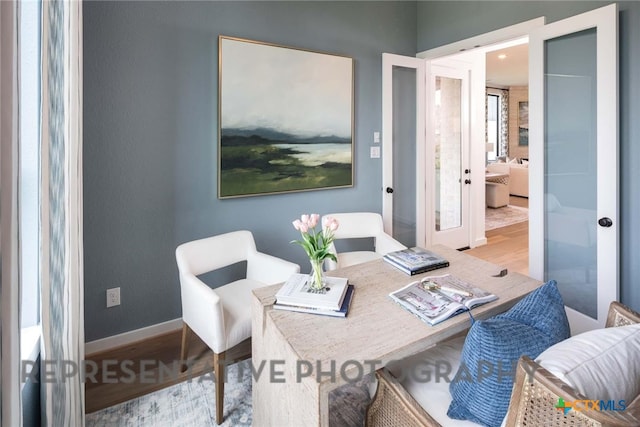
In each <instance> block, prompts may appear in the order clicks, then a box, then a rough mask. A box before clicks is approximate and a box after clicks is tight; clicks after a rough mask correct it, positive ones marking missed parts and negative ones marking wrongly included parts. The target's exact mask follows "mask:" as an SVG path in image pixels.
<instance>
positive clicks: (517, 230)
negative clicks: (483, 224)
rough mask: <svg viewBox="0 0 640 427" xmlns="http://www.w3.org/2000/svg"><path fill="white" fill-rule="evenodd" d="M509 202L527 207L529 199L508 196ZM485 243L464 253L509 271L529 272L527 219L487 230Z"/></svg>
mask: <svg viewBox="0 0 640 427" xmlns="http://www.w3.org/2000/svg"><path fill="white" fill-rule="evenodd" d="M509 204H510V205H514V206H520V207H524V208H528V207H529V199H527V198H524V197H514V196H511V197H510V198H509ZM486 236H487V244H486V245H484V246H479V247H477V248H473V249H468V250H466V251H465V253H466V254H469V255H473V256H475V257H478V258H481V259H484V260H485V261H490V262H492V263H494V264H498V265H501V266H504V267H505V268H507V269H508V270H509V271H513V272H518V273H522V274H529V221H525V222H520V223H518V224H513V225H509V226H507V227H502V228H496V229H495V230H489V231H487V233H486Z"/></svg>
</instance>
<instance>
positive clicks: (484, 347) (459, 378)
mask: <svg viewBox="0 0 640 427" xmlns="http://www.w3.org/2000/svg"><path fill="white" fill-rule="evenodd" d="M568 337H569V321H568V320H567V315H566V313H565V311H564V303H563V301H562V297H561V296H560V292H558V287H557V284H556V282H555V281H554V280H551V281H550V282H548V283H545V284H544V285H542V286H541V287H539V288H538V289H536V290H535V291H533V292H532V293H530V294H529V295H527V296H526V297H525V298H523V299H522V300H521V301H520V302H518V303H517V304H516V305H514V306H513V307H512V308H511V309H510V310H509V311H507V312H506V313H503V314H500V315H498V316H495V317H492V318H490V319H487V320H480V321H477V322H475V323H474V324H473V326H471V329H470V330H469V334H468V335H467V338H466V340H465V342H464V346H463V348H462V358H461V362H460V369H459V370H458V373H457V374H456V376H455V377H454V379H453V381H452V382H451V385H450V387H449V390H450V392H451V397H452V401H451V405H450V406H449V411H448V412H447V415H448V416H449V417H450V418H454V419H458V420H469V421H473V422H475V423H478V424H482V425H485V426H489V427H493V426H499V425H500V424H501V423H502V420H503V419H504V417H505V415H506V414H507V409H508V407H509V400H510V398H511V389H512V387H513V376H514V374H515V368H516V365H517V363H518V359H519V358H520V356H522V355H523V354H526V355H527V356H529V357H530V358H532V359H535V358H536V357H537V356H538V355H539V354H540V353H542V352H543V351H544V350H546V349H547V348H548V347H550V346H552V345H553V344H555V343H557V342H559V341H562V340H564V339H566V338H568Z"/></svg>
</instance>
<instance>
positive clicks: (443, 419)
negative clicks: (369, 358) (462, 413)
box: [387, 336, 478, 427]
mask: <svg viewBox="0 0 640 427" xmlns="http://www.w3.org/2000/svg"><path fill="white" fill-rule="evenodd" d="M464 340H465V337H464V336H462V337H457V338H454V339H451V340H449V341H445V342H443V343H440V344H438V345H436V346H435V347H432V348H430V349H429V350H426V351H423V352H422V353H418V354H416V355H414V356H411V357H409V358H406V359H403V360H401V361H396V362H392V363H390V364H389V365H388V366H387V369H389V371H390V372H391V373H392V374H393V376H394V377H396V378H398V380H399V381H400V383H401V384H402V386H403V387H404V388H405V390H407V392H408V393H409V394H410V395H411V396H413V398H414V399H416V401H417V402H418V403H419V404H420V406H422V408H424V410H425V411H427V413H428V414H429V415H431V416H432V417H433V419H435V420H436V421H437V422H439V423H440V424H442V425H443V426H447V427H449V426H451V427H471V426H477V425H478V424H476V423H473V422H471V421H466V420H454V419H452V418H449V417H448V416H447V410H448V409H449V404H450V403H451V394H450V393H449V382H450V380H453V378H454V377H455V375H456V372H458V368H459V367H460V353H461V352H462V345H463V344H464ZM449 367H450V368H451V370H450V371H449V372H448V374H447V375H446V376H447V378H448V381H447V380H446V379H444V374H445V373H447V371H448V369H449ZM437 372H440V373H441V374H443V375H441V376H440V377H439V378H436V373H437ZM436 380H438V381H436Z"/></svg>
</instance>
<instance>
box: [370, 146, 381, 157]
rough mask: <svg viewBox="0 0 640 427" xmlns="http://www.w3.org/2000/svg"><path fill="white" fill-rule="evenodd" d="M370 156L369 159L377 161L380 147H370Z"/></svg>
mask: <svg viewBox="0 0 640 427" xmlns="http://www.w3.org/2000/svg"><path fill="white" fill-rule="evenodd" d="M370 148H371V150H370V155H369V157H371V158H372V159H379V158H380V146H371V147H370Z"/></svg>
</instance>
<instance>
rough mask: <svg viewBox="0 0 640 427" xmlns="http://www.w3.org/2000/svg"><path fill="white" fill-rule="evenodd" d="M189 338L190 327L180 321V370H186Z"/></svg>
mask: <svg viewBox="0 0 640 427" xmlns="http://www.w3.org/2000/svg"><path fill="white" fill-rule="evenodd" d="M190 339H191V328H190V327H189V326H188V325H187V324H186V323H184V322H183V323H182V346H181V347H180V360H181V361H182V372H184V371H186V370H187V354H188V353H189V340H190Z"/></svg>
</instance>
